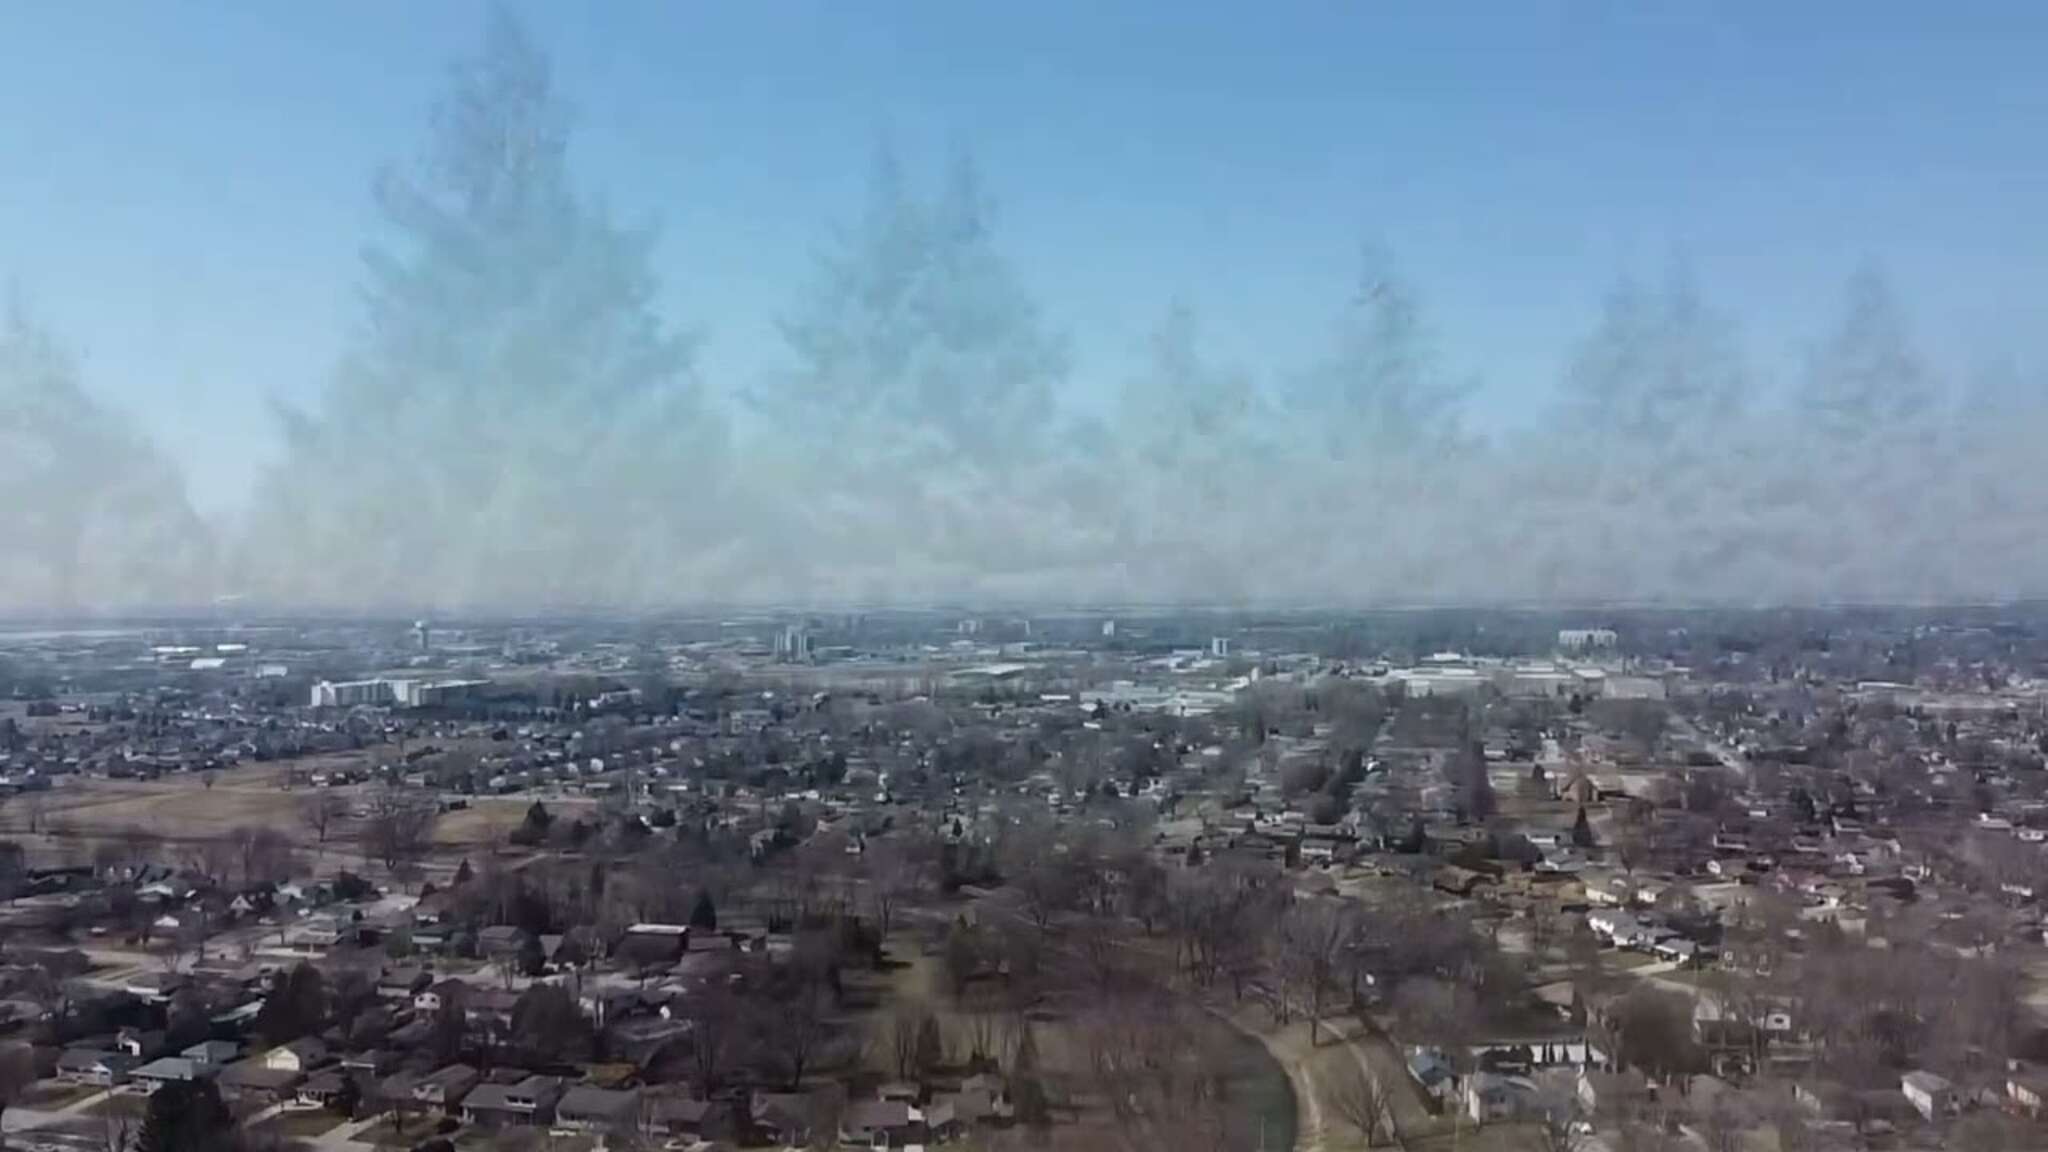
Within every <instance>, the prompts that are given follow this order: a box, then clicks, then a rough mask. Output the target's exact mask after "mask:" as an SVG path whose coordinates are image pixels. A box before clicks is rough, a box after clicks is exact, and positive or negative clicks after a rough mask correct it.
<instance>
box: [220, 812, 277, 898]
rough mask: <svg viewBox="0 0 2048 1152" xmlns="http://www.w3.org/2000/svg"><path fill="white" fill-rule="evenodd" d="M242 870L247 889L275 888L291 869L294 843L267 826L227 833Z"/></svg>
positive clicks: (243, 826)
mask: <svg viewBox="0 0 2048 1152" xmlns="http://www.w3.org/2000/svg"><path fill="white" fill-rule="evenodd" d="M228 842H229V843H230V844H232V845H233V846H234V850H235V855H236V856H237V857H238V858H239V859H240V862H241V866H242V883H243V884H245V885H255V884H275V883H276V882H277V881H279V880H282V879H284V878H285V876H286V874H287V873H288V872H289V871H290V868H291V842H290V841H289V840H287V839H286V838H285V835H284V833H282V832H280V831H278V830H277V829H275V828H272V827H270V826H268V825H262V826H256V827H252V826H250V825H246V824H245V825H242V826H241V827H238V828H235V829H233V830H232V831H230V832H229V833H228Z"/></svg>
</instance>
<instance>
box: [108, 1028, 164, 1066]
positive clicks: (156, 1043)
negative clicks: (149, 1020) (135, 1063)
mask: <svg viewBox="0 0 2048 1152" xmlns="http://www.w3.org/2000/svg"><path fill="white" fill-rule="evenodd" d="M114 1051H116V1052H121V1053H125V1054H126V1055H129V1056H133V1057H135V1058H136V1059H138V1060H154V1059H156V1058H157V1057H159V1056H161V1055H163V1054H164V1034H163V1030H162V1029H157V1028H151V1029H146V1030H145V1029H140V1028H123V1029H121V1031H120V1032H118V1033H116V1034H115V1036H114Z"/></svg>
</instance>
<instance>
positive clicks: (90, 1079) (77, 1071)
mask: <svg viewBox="0 0 2048 1152" xmlns="http://www.w3.org/2000/svg"><path fill="white" fill-rule="evenodd" d="M139 1063H141V1061H138V1060H137V1059H135V1057H133V1056H129V1055H127V1054H126V1053H122V1052H108V1051H106V1050H104V1049H100V1048H67V1049H65V1050H64V1054H63V1055H62V1056H59V1057H58V1058H57V1078H58V1079H60V1080H63V1081H65V1082H66V1083H70V1084H80V1085H84V1086H86V1087H88V1088H112V1087H113V1086H114V1085H116V1084H126V1083H127V1082H128V1074H129V1073H130V1072H132V1071H134V1069H135V1066H136V1065H137V1064H139Z"/></svg>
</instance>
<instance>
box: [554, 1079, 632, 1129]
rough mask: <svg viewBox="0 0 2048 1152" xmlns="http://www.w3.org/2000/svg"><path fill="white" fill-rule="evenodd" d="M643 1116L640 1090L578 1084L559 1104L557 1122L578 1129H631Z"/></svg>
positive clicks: (563, 1096) (556, 1108)
mask: <svg viewBox="0 0 2048 1152" xmlns="http://www.w3.org/2000/svg"><path fill="white" fill-rule="evenodd" d="M639 1118H640V1093H638V1092H636V1091H632V1090H630V1089H628V1090H623V1091H622V1090H615V1089H609V1088H591V1087H588V1086H586V1085H581V1084H579V1085H577V1086H576V1087H574V1088H571V1089H569V1090H568V1091H567V1092H564V1093H563V1094H562V1099H561V1100H560V1102H558V1103H557V1104H556V1105H555V1126H556V1127H558V1128H568V1129H571V1130H573V1131H577V1132H622V1131H630V1130H632V1129H633V1127H634V1126H635V1124H636V1123H637V1122H638V1121H639Z"/></svg>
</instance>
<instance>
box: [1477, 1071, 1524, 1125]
mask: <svg viewBox="0 0 2048 1152" xmlns="http://www.w3.org/2000/svg"><path fill="white" fill-rule="evenodd" d="M1535 1098H1536V1085H1535V1084H1533V1083H1531V1082H1530V1081H1528V1080H1526V1079H1524V1078H1523V1077H1520V1076H1502V1075H1499V1074H1497V1073H1493V1072H1474V1073H1473V1074H1472V1075H1470V1076H1467V1077H1466V1078H1465V1100H1464V1109H1463V1110H1464V1113H1465V1116H1466V1118H1467V1119H1469V1120H1471V1121H1472V1122H1473V1123H1474V1124H1491V1123H1493V1122H1494V1121H1496V1120H1511V1119H1513V1118H1515V1117H1516V1116H1519V1115H1521V1114H1522V1112H1523V1110H1524V1109H1526V1108H1527V1107H1528V1106H1529V1104H1530V1102H1531V1101H1533V1100H1534V1099H1535Z"/></svg>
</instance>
